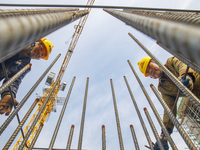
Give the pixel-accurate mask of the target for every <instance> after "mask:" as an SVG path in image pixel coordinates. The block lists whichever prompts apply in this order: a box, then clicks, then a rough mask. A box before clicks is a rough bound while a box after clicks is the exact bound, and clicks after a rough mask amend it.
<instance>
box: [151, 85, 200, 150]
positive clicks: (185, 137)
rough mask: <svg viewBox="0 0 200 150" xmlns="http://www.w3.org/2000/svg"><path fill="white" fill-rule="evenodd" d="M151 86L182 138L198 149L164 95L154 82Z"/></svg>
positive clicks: (194, 149) (192, 147)
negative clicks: (164, 98)
mask: <svg viewBox="0 0 200 150" xmlns="http://www.w3.org/2000/svg"><path fill="white" fill-rule="evenodd" d="M150 87H151V89H152V90H153V92H154V93H155V95H156V96H157V98H158V100H159V101H160V103H161V105H162V106H163V108H164V109H165V111H166V112H167V114H168V116H169V118H170V120H171V121H172V122H173V124H174V126H175V127H176V128H177V130H178V132H179V133H180V135H181V136H182V138H183V140H184V141H185V143H186V144H187V146H188V147H189V148H190V149H192V150H197V148H196V147H195V145H194V143H193V142H192V141H191V139H190V137H189V136H188V135H187V133H186V132H185V131H184V129H183V128H182V126H181V125H180V123H179V122H178V120H177V119H176V118H175V116H174V115H173V113H172V112H171V110H170V109H169V107H168V106H167V104H166V103H165V102H164V100H163V99H162V96H161V95H160V94H159V92H158V91H157V89H156V88H155V86H154V85H153V84H151V85H150Z"/></svg>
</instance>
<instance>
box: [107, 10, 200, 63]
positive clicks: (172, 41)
mask: <svg viewBox="0 0 200 150" xmlns="http://www.w3.org/2000/svg"><path fill="white" fill-rule="evenodd" d="M104 10H105V11H106V12H108V13H110V14H111V15H113V16H115V17H116V18H118V19H120V20H121V21H123V22H125V23H126V24H128V25H131V26H132V27H134V28H136V29H137V30H139V31H141V32H143V33H145V34H146V35H148V36H150V37H152V38H154V39H156V40H157V41H158V42H160V43H162V44H164V45H165V46H166V47H167V48H169V49H172V50H176V51H177V52H178V53H179V54H180V55H183V56H185V57H187V58H189V59H190V60H191V61H192V62H194V63H195V64H197V65H200V59H199V58H200V44H199V41H200V30H199V27H196V26H192V25H186V24H182V23H177V22H172V21H167V20H164V19H157V18H152V17H146V16H142V15H136V14H130V13H126V12H123V11H117V10H109V9H104Z"/></svg>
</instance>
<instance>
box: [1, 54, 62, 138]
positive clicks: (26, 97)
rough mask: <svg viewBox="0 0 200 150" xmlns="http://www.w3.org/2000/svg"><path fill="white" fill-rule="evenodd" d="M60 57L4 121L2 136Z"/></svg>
mask: <svg viewBox="0 0 200 150" xmlns="http://www.w3.org/2000/svg"><path fill="white" fill-rule="evenodd" d="M60 55H61V54H58V56H57V57H56V58H55V59H54V60H53V62H52V63H51V64H50V65H49V67H48V68H47V69H46V70H45V72H44V73H43V74H42V75H41V77H40V78H39V79H38V80H37V81H36V83H35V84H34V85H33V87H32V88H31V89H30V91H29V92H28V93H27V94H26V96H24V98H23V99H22V101H21V102H20V103H19V104H18V105H17V107H16V109H14V111H13V112H12V113H11V114H10V115H9V116H8V118H7V119H6V121H4V123H3V124H2V125H1V127H0V135H1V134H2V133H3V131H4V130H5V129H6V127H7V126H8V125H9V123H10V122H11V121H12V119H13V118H14V117H15V115H16V114H17V113H18V111H19V110H20V109H21V108H22V106H23V105H24V104H25V102H26V101H27V100H28V98H29V97H30V95H31V94H32V93H33V91H34V90H35V89H36V87H37V86H38V85H39V84H40V82H41V81H42V80H43V78H44V77H45V76H46V74H47V73H48V72H49V70H50V69H51V68H52V66H53V65H54V64H55V63H56V61H57V60H58V58H59V57H60Z"/></svg>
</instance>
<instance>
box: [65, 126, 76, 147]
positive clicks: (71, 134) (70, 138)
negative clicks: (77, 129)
mask: <svg viewBox="0 0 200 150" xmlns="http://www.w3.org/2000/svg"><path fill="white" fill-rule="evenodd" d="M73 133H74V125H71V129H70V132H69V137H68V141H67V147H66V149H67V150H70V148H71V143H72V137H73Z"/></svg>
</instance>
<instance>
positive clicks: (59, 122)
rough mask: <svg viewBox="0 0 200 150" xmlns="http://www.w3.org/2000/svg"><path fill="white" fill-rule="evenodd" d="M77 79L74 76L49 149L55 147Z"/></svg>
mask: <svg viewBox="0 0 200 150" xmlns="http://www.w3.org/2000/svg"><path fill="white" fill-rule="evenodd" d="M75 79H76V77H74V78H73V80H72V83H71V85H70V88H69V91H68V93H67V97H66V99H65V102H64V105H63V108H62V111H61V113H60V117H59V119H58V122H57V125H56V128H55V130H54V133H53V136H52V139H51V142H50V144H49V150H52V149H53V145H54V143H55V140H56V136H57V134H58V130H59V127H60V124H61V122H62V118H63V115H64V113H65V109H66V107H67V103H68V101H69V97H70V94H71V91H72V88H73V85H74V82H75Z"/></svg>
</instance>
